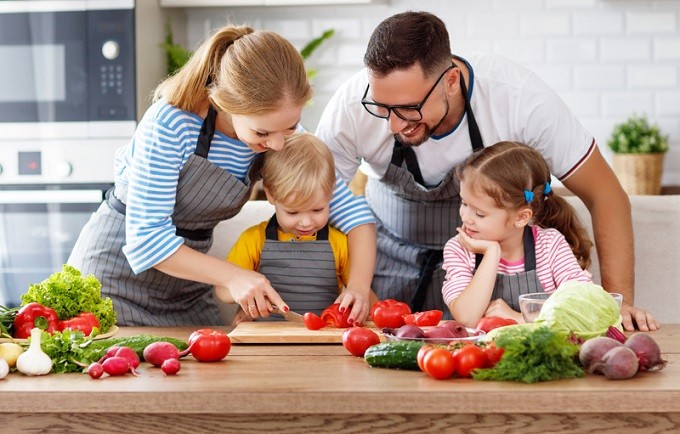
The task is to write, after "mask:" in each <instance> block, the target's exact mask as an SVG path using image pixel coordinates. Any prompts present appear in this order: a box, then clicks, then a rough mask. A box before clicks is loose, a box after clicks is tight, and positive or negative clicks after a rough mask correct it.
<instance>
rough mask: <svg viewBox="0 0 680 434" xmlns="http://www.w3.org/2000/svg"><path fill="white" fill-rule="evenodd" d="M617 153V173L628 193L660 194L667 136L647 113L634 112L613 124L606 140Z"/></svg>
mask: <svg viewBox="0 0 680 434" xmlns="http://www.w3.org/2000/svg"><path fill="white" fill-rule="evenodd" d="M607 145H608V146H609V148H610V149H611V150H612V151H613V152H614V159H613V162H614V173H616V176H617V177H618V178H619V181H620V182H621V185H622V186H623V189H624V190H625V191H626V193H628V194H629V195H634V194H640V195H650V194H660V193H661V174H662V173H663V158H664V155H665V154H666V151H668V136H664V135H663V134H661V131H660V130H659V127H658V126H657V125H650V124H649V122H647V117H646V116H637V115H633V116H631V117H630V118H628V119H627V120H626V121H624V122H623V123H621V124H618V125H616V126H614V130H613V131H612V135H611V138H610V139H609V141H608V142H607Z"/></svg>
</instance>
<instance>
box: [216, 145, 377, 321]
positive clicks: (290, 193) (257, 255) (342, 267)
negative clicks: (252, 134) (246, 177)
mask: <svg viewBox="0 0 680 434" xmlns="http://www.w3.org/2000/svg"><path fill="white" fill-rule="evenodd" d="M261 174H262V185H263V188H264V192H265V195H266V197H267V200H268V201H269V202H270V203H272V204H273V205H274V208H275V210H276V213H275V214H274V216H272V218H271V219H270V220H268V221H264V222H262V223H260V224H258V225H255V226H252V227H250V228H249V229H247V230H246V231H245V232H243V233H242V234H241V236H240V237H239V239H238V240H237V241H236V243H235V244H234V246H233V247H232V249H231V251H230V253H229V256H228V257H227V260H228V261H230V262H232V263H234V264H236V265H238V266H240V267H242V268H245V269H249V270H256V271H259V272H260V273H262V274H263V275H265V276H266V277H267V279H269V281H270V282H271V285H272V286H273V287H274V289H276V291H277V292H278V294H279V295H280V296H281V298H283V300H285V302H286V303H287V304H288V306H289V307H290V309H291V310H293V311H297V312H300V313H303V312H314V313H316V314H317V315H318V314H321V312H322V311H323V310H324V309H325V308H327V307H328V306H330V305H331V304H333V303H335V302H336V301H339V296H340V295H341V294H342V290H343V289H344V288H345V286H346V285H347V280H348V276H349V254H348V247H347V236H346V235H345V234H343V233H342V232H340V231H339V230H338V229H336V228H334V227H332V226H329V225H328V218H329V204H330V200H331V197H332V194H333V189H334V188H335V183H336V175H335V164H334V162H333V155H332V154H331V152H330V150H329V149H328V148H327V147H326V145H325V144H324V143H323V142H322V141H321V140H320V139H318V138H317V137H316V136H314V135H312V134H308V133H301V134H293V135H291V136H288V137H287V138H286V144H285V146H284V147H283V149H282V150H280V151H277V152H267V154H266V155H265V158H264V164H263V167H262V171H261ZM216 294H217V297H218V298H220V299H221V300H223V301H225V302H227V303H233V302H234V300H233V298H232V296H231V293H230V292H229V290H228V289H226V288H222V287H218V288H217V291H216ZM375 301H377V297H376V296H375V294H374V293H373V292H372V291H371V295H370V302H371V304H372V303H373V302H375ZM269 318H271V319H279V318H277V317H269ZM251 319H252V317H251V316H250V315H249V313H246V312H243V311H242V310H239V312H238V313H237V315H236V318H235V322H240V321H243V320H251ZM263 319H264V318H263Z"/></svg>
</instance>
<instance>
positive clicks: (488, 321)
mask: <svg viewBox="0 0 680 434" xmlns="http://www.w3.org/2000/svg"><path fill="white" fill-rule="evenodd" d="M513 324H517V321H515V320H514V319H511V318H501V317H499V316H485V317H484V318H482V319H480V320H479V321H478V322H477V326H476V328H478V329H480V330H484V332H486V333H489V332H490V331H491V330H493V329H497V328H498V327H504V326H507V325H513Z"/></svg>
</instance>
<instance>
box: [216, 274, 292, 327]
mask: <svg viewBox="0 0 680 434" xmlns="http://www.w3.org/2000/svg"><path fill="white" fill-rule="evenodd" d="M230 277H231V279H230V280H229V282H228V283H227V284H225V285H224V286H225V287H227V289H229V292H231V295H232V296H233V297H234V301H235V302H236V303H238V304H239V305H240V306H241V309H243V311H244V312H245V313H247V314H248V315H250V317H252V318H253V319H256V318H259V317H261V316H262V317H265V318H266V317H268V316H269V314H270V313H271V311H272V310H273V308H272V304H275V305H276V306H278V307H279V308H280V309H283V310H288V309H289V308H288V305H287V304H286V303H285V302H284V301H283V299H282V298H281V296H279V294H278V293H277V292H276V290H275V289H274V288H273V287H272V286H271V284H270V283H269V280H268V279H267V278H266V277H264V276H263V275H262V274H260V273H258V272H255V271H252V270H245V269H243V268H239V267H235V272H234V273H233V274H231V276H230Z"/></svg>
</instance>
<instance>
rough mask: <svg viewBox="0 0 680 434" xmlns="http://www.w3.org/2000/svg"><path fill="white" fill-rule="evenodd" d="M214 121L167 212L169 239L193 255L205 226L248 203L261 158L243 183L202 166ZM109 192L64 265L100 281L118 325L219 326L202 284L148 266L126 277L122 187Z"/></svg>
mask: <svg viewBox="0 0 680 434" xmlns="http://www.w3.org/2000/svg"><path fill="white" fill-rule="evenodd" d="M216 116H217V112H216V111H215V109H214V108H212V107H210V109H209V110H208V115H207V116H206V118H205V120H204V121H203V125H202V127H201V132H200V134H199V137H198V141H197V144H196V151H195V153H194V154H193V155H191V156H190V157H189V159H188V160H187V162H186V164H185V165H184V167H183V168H182V170H181V171H180V173H179V180H178V185H177V195H176V200H175V207H174V211H173V214H172V222H173V224H174V225H175V226H176V228H177V230H176V233H177V235H179V236H182V237H184V238H185V243H184V244H185V245H186V246H188V247H190V248H192V249H194V250H197V251H199V252H201V253H206V252H207V251H208V250H209V249H210V246H211V245H212V240H213V239H212V230H213V228H214V227H215V226H216V225H217V224H218V223H219V222H220V221H222V220H226V219H229V218H231V217H233V216H234V215H236V214H237V213H238V212H239V210H240V209H241V207H242V206H243V205H244V204H245V202H246V201H247V200H248V198H249V194H250V184H251V179H250V177H252V176H253V173H254V172H256V171H257V170H258V166H259V163H260V160H261V158H258V159H256V161H255V162H254V163H253V165H252V166H251V173H250V174H249V175H250V176H249V177H246V181H245V183H244V182H241V181H240V180H239V179H238V178H236V177H235V176H234V175H232V174H230V173H229V172H227V171H226V170H224V169H222V168H220V167H218V166H216V165H215V164H213V163H211V162H210V161H208V159H207V157H208V152H209V151H210V142H211V141H212V137H213V135H214V132H215V120H216ZM112 190H113V189H111V190H109V191H108V192H107V200H106V201H105V202H104V203H102V205H101V206H100V207H99V209H98V210H97V212H96V213H94V214H93V215H92V217H91V218H90V221H89V222H88V223H87V224H86V225H85V227H84V228H83V230H82V232H81V234H80V237H79V239H78V241H77V243H76V245H75V247H74V249H73V252H72V253H71V256H70V258H69V260H68V263H69V264H70V265H73V266H74V267H76V268H78V269H80V270H81V271H82V273H83V274H90V273H91V274H94V275H95V276H96V277H97V278H98V279H99V280H100V281H101V282H102V296H103V297H110V298H111V300H113V306H114V309H115V311H116V314H117V318H118V322H117V323H118V325H124V326H133V325H135V326H137V325H139V326H141V325H144V326H180V325H219V324H220V323H221V322H222V321H221V319H220V312H219V309H218V307H217V305H216V304H215V302H214V300H213V296H212V290H211V289H212V287H211V286H210V285H207V284H204V283H199V282H193V281H190V280H183V279H178V278H175V277H173V276H170V275H168V274H165V273H162V272H160V271H158V270H156V269H154V268H151V269H148V270H146V271H143V272H141V273H139V274H135V273H134V272H133V271H132V269H131V268H130V265H129V264H128V262H127V259H126V258H125V255H124V254H123V246H124V245H125V201H126V199H127V187H126V186H123V185H118V186H117V187H115V191H112Z"/></svg>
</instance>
